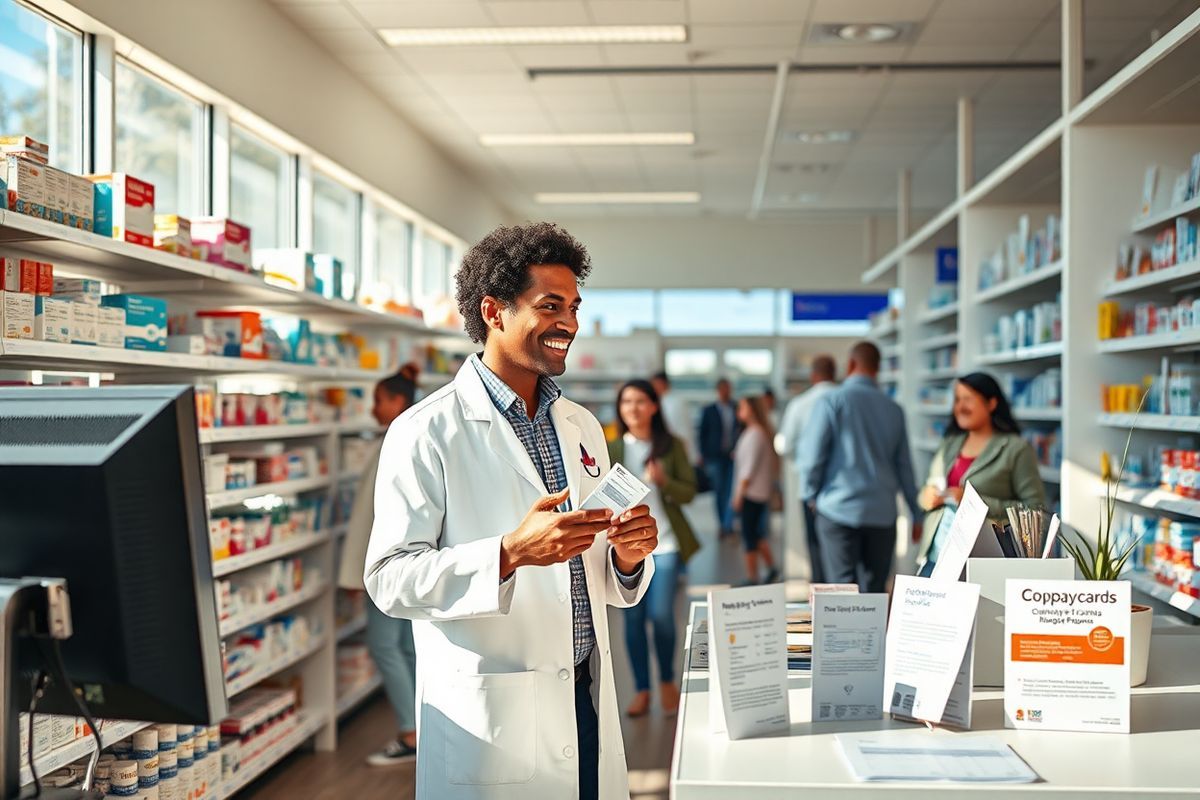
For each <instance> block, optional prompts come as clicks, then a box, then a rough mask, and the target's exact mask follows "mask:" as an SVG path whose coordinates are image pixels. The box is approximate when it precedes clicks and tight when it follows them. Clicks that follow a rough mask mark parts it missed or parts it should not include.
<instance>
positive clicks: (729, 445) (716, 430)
mask: <svg viewBox="0 0 1200 800" xmlns="http://www.w3.org/2000/svg"><path fill="white" fill-rule="evenodd" d="M740 433H741V427H740V424H739V422H738V419H737V408H736V407H735V406H734V404H733V386H732V385H731V384H730V383H729V381H728V380H726V379H725V378H721V379H720V380H719V381H717V402H715V403H712V404H711V405H708V406H706V407H705V408H704V411H703V412H702V413H701V414H700V432H699V436H698V437H697V438H698V439H699V448H700V463H701V465H702V466H703V467H704V471H705V473H706V474H707V475H708V482H709V485H711V486H712V490H713V498H714V500H715V502H716V510H717V526H718V527H719V528H720V531H721V535H725V534H728V533H732V532H733V508H732V506H731V505H730V502H729V501H730V499H731V496H732V494H733V448H734V445H736V444H737V440H738V435H739V434H740Z"/></svg>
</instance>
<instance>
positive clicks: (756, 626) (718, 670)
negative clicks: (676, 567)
mask: <svg viewBox="0 0 1200 800" xmlns="http://www.w3.org/2000/svg"><path fill="white" fill-rule="evenodd" d="M786 606H787V599H786V597H785V596H784V591H783V584H780V583H776V584H772V585H770V586H750V587H747V588H744V589H727V590H724V591H718V592H709V593H708V617H709V621H708V632H709V633H708V635H709V644H708V652H709V659H708V677H709V692H708V693H709V698H710V706H709V718H710V720H711V724H712V729H713V732H714V733H718V732H720V731H726V732H727V733H728V734H729V738H730V739H745V738H747V737H750V736H761V735H763V734H770V733H778V732H781V731H786V730H788V728H789V726H790V725H791V719H790V717H789V714H788V691H787V644H786V642H787V623H786V621H785V608H786Z"/></svg>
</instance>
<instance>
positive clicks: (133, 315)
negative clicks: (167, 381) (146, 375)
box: [100, 294, 167, 351]
mask: <svg viewBox="0 0 1200 800" xmlns="http://www.w3.org/2000/svg"><path fill="white" fill-rule="evenodd" d="M100 304H101V305H103V306H109V307H111V308H121V309H124V310H125V349H126V350H158V351H164V350H166V349H167V301H166V300H163V299H161V298H158V297H146V296H145V295H140V294H109V295H105V296H104V297H102V298H101V299H100Z"/></svg>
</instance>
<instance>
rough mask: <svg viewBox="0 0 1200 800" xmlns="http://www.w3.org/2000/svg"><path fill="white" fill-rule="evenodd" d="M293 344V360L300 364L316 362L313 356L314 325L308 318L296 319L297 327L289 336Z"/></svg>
mask: <svg viewBox="0 0 1200 800" xmlns="http://www.w3.org/2000/svg"><path fill="white" fill-rule="evenodd" d="M288 338H289V340H290V342H291V345H292V360H294V361H295V362H296V363H298V364H315V363H317V361H316V359H315V358H314V357H313V335H312V326H311V325H309V323H308V320H306V319H299V320H296V327H295V329H293V330H292V332H291V336H289V337H288Z"/></svg>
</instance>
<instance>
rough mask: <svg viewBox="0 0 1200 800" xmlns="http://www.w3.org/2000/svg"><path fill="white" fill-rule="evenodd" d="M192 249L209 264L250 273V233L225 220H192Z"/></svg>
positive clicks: (248, 230)
mask: <svg viewBox="0 0 1200 800" xmlns="http://www.w3.org/2000/svg"><path fill="white" fill-rule="evenodd" d="M192 246H193V247H194V248H196V249H197V250H199V252H200V258H201V260H203V261H207V262H209V263H210V264H219V265H221V266H222V267H228V268H229V269H236V270H238V271H239V272H249V271H250V266H251V261H250V229H249V228H247V227H246V226H245V225H239V224H238V223H236V222H234V221H232V220H229V219H225V218H224V217H201V218H199V219H194V220H192Z"/></svg>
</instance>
